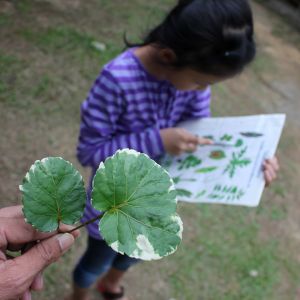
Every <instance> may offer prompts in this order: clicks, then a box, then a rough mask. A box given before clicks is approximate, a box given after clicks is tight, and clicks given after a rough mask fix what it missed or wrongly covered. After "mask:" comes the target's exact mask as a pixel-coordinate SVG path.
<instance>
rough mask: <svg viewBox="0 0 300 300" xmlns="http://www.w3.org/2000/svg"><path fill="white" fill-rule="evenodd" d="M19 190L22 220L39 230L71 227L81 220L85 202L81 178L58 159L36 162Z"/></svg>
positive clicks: (46, 230) (68, 165)
mask: <svg viewBox="0 0 300 300" xmlns="http://www.w3.org/2000/svg"><path fill="white" fill-rule="evenodd" d="M20 191H21V192H22V202H23V213H24V215H25V218H26V221H27V222H28V223H30V224H31V225H32V226H34V227H35V228H37V229H38V230H40V231H43V232H51V231H55V230H56V229H57V228H58V226H59V223H64V224H68V225H72V224H75V223H76V222H78V221H79V220H80V218H81V217H82V214H83V211H84V207H85V200H86V193H85V188H84V183H83V179H82V176H81V175H80V173H79V172H78V171H77V170H76V169H75V168H74V167H73V165H72V164H71V163H70V162H68V161H65V160H64V159H62V158H60V157H48V158H44V159H42V160H41V161H39V160H37V161H36V162H35V163H34V164H33V165H32V166H31V168H30V169H29V171H28V173H27V174H26V176H25V178H24V179H23V184H22V185H20Z"/></svg>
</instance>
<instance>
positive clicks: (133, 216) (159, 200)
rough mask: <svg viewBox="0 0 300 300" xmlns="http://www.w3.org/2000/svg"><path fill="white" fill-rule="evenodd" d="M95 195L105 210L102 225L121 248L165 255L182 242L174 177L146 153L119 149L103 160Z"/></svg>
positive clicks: (130, 252) (146, 256)
mask: <svg viewBox="0 0 300 300" xmlns="http://www.w3.org/2000/svg"><path fill="white" fill-rule="evenodd" d="M91 201H92V205H93V206H94V208H95V209H97V210H100V211H105V214H104V216H103V217H102V219H101V221H100V223H99V230H100V232H101V234H102V236H103V238H104V239H105V241H106V242H107V243H108V245H110V246H111V247H112V248H113V249H114V250H115V251H117V252H119V253H126V254H127V255H129V256H131V257H135V258H140V259H143V260H153V259H160V258H162V257H164V256H167V255H169V254H171V253H173V252H175V251H176V249H177V247H178V245H179V243H180V242H181V239H182V230H183V228H182V221H181V219H180V217H179V216H178V215H177V214H176V206H177V197H176V190H175V187H174V183H173V180H172V179H171V178H170V176H169V174H168V173H167V171H165V170H164V169H163V168H162V167H161V166H160V165H158V164H157V163H156V162H154V161H153V160H151V159H150V158H149V157H148V156H147V155H145V154H141V153H139V152H136V151H134V150H129V149H125V150H120V151H117V152H116V154H115V155H114V156H112V157H110V158H108V159H107V160H106V161H105V162H104V163H101V164H100V166H99V169H98V171H97V172H96V175H95V177H94V181H93V191H92V200H91Z"/></svg>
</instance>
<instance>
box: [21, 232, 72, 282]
mask: <svg viewBox="0 0 300 300" xmlns="http://www.w3.org/2000/svg"><path fill="white" fill-rule="evenodd" d="M74 240H75V239H74V237H73V235H72V234H69V233H65V234H59V235H55V236H53V237H51V238H49V239H47V240H43V241H41V242H40V243H38V244H37V245H36V246H34V247H32V248H31V249H30V250H29V251H28V252H26V253H25V254H23V255H22V256H19V257H18V258H17V259H16V263H17V265H19V267H20V270H24V274H27V275H26V276H27V277H28V276H30V275H32V276H35V275H36V274H38V273H39V272H40V271H42V270H43V269H44V268H45V267H47V266H48V265H50V264H51V263H53V262H55V261H56V260H58V259H59V258H60V256H62V255H63V254H64V253H65V252H66V251H67V250H68V249H69V248H70V247H71V246H72V245H73V243H74Z"/></svg>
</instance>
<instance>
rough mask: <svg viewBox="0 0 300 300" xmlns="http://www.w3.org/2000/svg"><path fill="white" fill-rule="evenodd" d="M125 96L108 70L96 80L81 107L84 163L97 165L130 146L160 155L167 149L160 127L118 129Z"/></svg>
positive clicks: (80, 156)
mask: <svg viewBox="0 0 300 300" xmlns="http://www.w3.org/2000/svg"><path fill="white" fill-rule="evenodd" d="M125 103H126V102H125V99H124V96H123V93H122V90H121V89H120V87H119V84H118V82H117V80H116V79H115V78H114V77H113V76H112V75H111V73H110V72H109V71H107V70H104V71H102V73H101V75H100V76H99V77H98V79H97V80H96V82H95V84H94V86H93V88H92V89H91V91H90V94H89V96H88V98H87V100H86V101H85V102H84V103H83V104H82V107H81V125H80V134H79V143H78V146H77V157H78V159H79V161H80V163H81V164H82V165H83V166H91V167H93V168H97V167H98V165H99V163H100V162H101V161H104V160H105V159H106V158H107V157H108V156H111V155H113V154H114V153H115V152H116V151H117V150H118V149H124V148H131V149H135V150H137V151H139V152H143V153H146V154H148V155H149V156H150V157H151V158H157V157H158V156H160V155H162V154H163V152H164V148H163V144H162V140H161V137H160V133H159V129H158V128H156V127H153V128H146V129H144V130H143V131H141V132H129V133H128V134H118V133H117V121H118V120H119V118H120V117H121V116H122V113H123V112H124V110H125V107H124V106H125Z"/></svg>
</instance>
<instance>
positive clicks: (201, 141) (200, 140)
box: [198, 137, 214, 145]
mask: <svg viewBox="0 0 300 300" xmlns="http://www.w3.org/2000/svg"><path fill="white" fill-rule="evenodd" d="M213 143H214V142H213V141H212V140H209V139H205V138H201V137H198V145H212V144H213Z"/></svg>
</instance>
